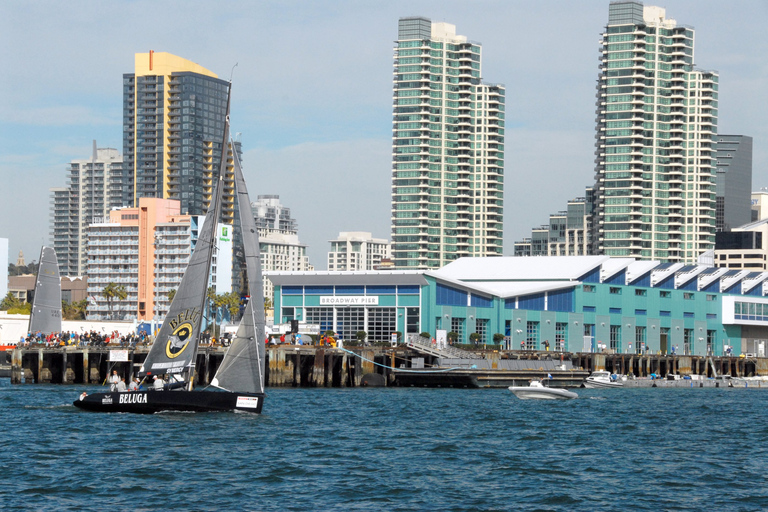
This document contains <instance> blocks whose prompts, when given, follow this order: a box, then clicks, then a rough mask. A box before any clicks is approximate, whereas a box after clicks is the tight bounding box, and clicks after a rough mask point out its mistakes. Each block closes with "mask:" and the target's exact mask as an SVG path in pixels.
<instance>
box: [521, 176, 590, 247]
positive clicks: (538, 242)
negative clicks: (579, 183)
mask: <svg viewBox="0 0 768 512" xmlns="http://www.w3.org/2000/svg"><path fill="white" fill-rule="evenodd" d="M593 192H594V191H593V189H592V188H587V189H586V191H585V194H584V197H577V198H575V199H571V200H570V201H568V205H567V208H566V210H564V211H560V212H557V213H552V214H550V215H549V224H548V225H544V226H540V227H538V228H534V229H533V230H531V238H524V239H523V240H522V241H520V242H515V244H514V255H515V256H585V255H588V254H590V250H591V243H590V242H591V240H590V236H591V232H592V228H591V222H592V215H593V203H592V198H593Z"/></svg>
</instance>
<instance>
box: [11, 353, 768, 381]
mask: <svg viewBox="0 0 768 512" xmlns="http://www.w3.org/2000/svg"><path fill="white" fill-rule="evenodd" d="M148 350H149V349H148V347H145V346H140V347H133V348H121V347H104V346H100V347H92V346H90V347H74V346H69V347H45V346H35V345H33V346H29V347H21V348H17V349H15V350H13V351H12V352H11V365H10V366H11V367H10V376H11V382H12V383H13V384H24V383H53V384H102V383H103V382H104V381H105V379H106V377H107V376H108V375H109V374H110V373H111V372H112V371H113V370H115V371H117V372H118V373H119V374H120V375H122V376H124V377H125V378H126V381H128V380H130V378H131V377H132V376H133V375H136V374H137V373H138V370H139V367H140V366H141V363H142V362H143V361H144V358H145V357H146V354H147V352H148ZM225 351H226V348H225V347H221V346H218V345H203V346H201V347H200V349H199V352H198V355H197V361H196V369H197V383H198V385H207V384H209V383H210V381H211V379H212V378H213V375H214V374H215V372H216V369H217V368H218V365H219V364H220V363H221V360H222V358H223V356H224V353H225ZM474 353H475V354H476V355H477V356H478V357H482V359H478V360H476V361H483V362H484V364H482V365H480V364H469V365H466V366H463V367H440V366H438V364H437V363H438V361H439V359H438V358H437V357H434V356H430V355H425V354H423V353H419V352H418V351H415V350H412V349H410V348H408V347H405V346H402V345H400V346H397V347H390V346H371V347H347V348H343V349H342V348H330V347H311V346H306V345H303V346H297V345H287V344H284V345H269V346H268V347H267V353H266V359H267V360H266V367H267V371H266V377H265V378H266V385H267V386H268V387H364V386H419V387H470V388H471V387H496V388H500V387H506V386H509V385H521V384H522V383H523V382H526V381H527V380H529V379H532V378H548V377H550V378H551V379H552V384H553V385H554V386H558V387H578V386H579V385H580V384H581V382H582V381H583V379H584V378H585V377H586V376H587V375H589V373H591V372H592V371H594V370H608V371H610V372H613V373H618V374H622V375H631V376H633V377H635V378H636V379H635V380H629V381H627V382H628V383H630V384H628V385H629V386H634V387H640V386H649V387H650V386H652V385H654V384H655V385H656V387H670V386H675V387H681V386H682V387H709V386H712V387H717V386H720V385H722V384H720V383H719V381H718V380H716V379H715V378H716V377H720V378H722V376H724V375H725V376H731V377H734V378H737V379H738V380H736V382H737V383H742V382H746V381H743V378H745V377H762V376H768V358H746V357H701V356H672V355H654V354H650V355H634V354H607V353H557V352H533V351H498V350H476V351H474ZM506 360H516V361H518V363H517V364H515V365H514V366H515V368H514V369H510V365H509V364H507V361H506ZM651 376H654V377H656V378H655V379H654V380H653V381H651ZM685 376H692V377H693V379H694V380H687V379H685V380H683V377H685ZM667 377H670V378H674V379H676V378H679V379H681V380H679V381H678V380H667ZM676 382H680V383H679V384H676ZM662 383H663V386H662Z"/></svg>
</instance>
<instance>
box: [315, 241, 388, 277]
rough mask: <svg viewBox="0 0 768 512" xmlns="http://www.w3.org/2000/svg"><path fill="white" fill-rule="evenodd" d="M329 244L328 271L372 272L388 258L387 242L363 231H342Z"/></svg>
mask: <svg viewBox="0 0 768 512" xmlns="http://www.w3.org/2000/svg"><path fill="white" fill-rule="evenodd" d="M330 243H331V250H330V252H329V253H328V270H329V271H342V270H373V269H374V268H375V267H376V266H377V265H380V264H381V260H382V259H388V258H389V256H390V245H389V242H388V241H387V240H384V239H381V238H373V236H372V235H371V233H368V232H365V231H342V232H341V233H339V237H338V238H337V239H335V240H330Z"/></svg>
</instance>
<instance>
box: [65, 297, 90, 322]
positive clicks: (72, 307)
mask: <svg viewBox="0 0 768 512" xmlns="http://www.w3.org/2000/svg"><path fill="white" fill-rule="evenodd" d="M87 309H88V299H83V300H79V301H77V302H73V303H71V304H70V303H69V302H67V301H65V300H62V301H61V311H62V315H63V317H64V320H85V314H86V310H87Z"/></svg>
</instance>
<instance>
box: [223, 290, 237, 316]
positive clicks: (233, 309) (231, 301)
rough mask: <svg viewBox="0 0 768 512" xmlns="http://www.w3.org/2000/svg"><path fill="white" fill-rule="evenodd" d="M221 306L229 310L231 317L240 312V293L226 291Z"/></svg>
mask: <svg viewBox="0 0 768 512" xmlns="http://www.w3.org/2000/svg"><path fill="white" fill-rule="evenodd" d="M221 306H222V307H224V308H226V309H227V311H229V315H230V317H231V318H235V316H236V315H237V314H238V313H239V312H240V294H239V293H236V292H229V293H225V294H224V295H223V296H222V299H221Z"/></svg>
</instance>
